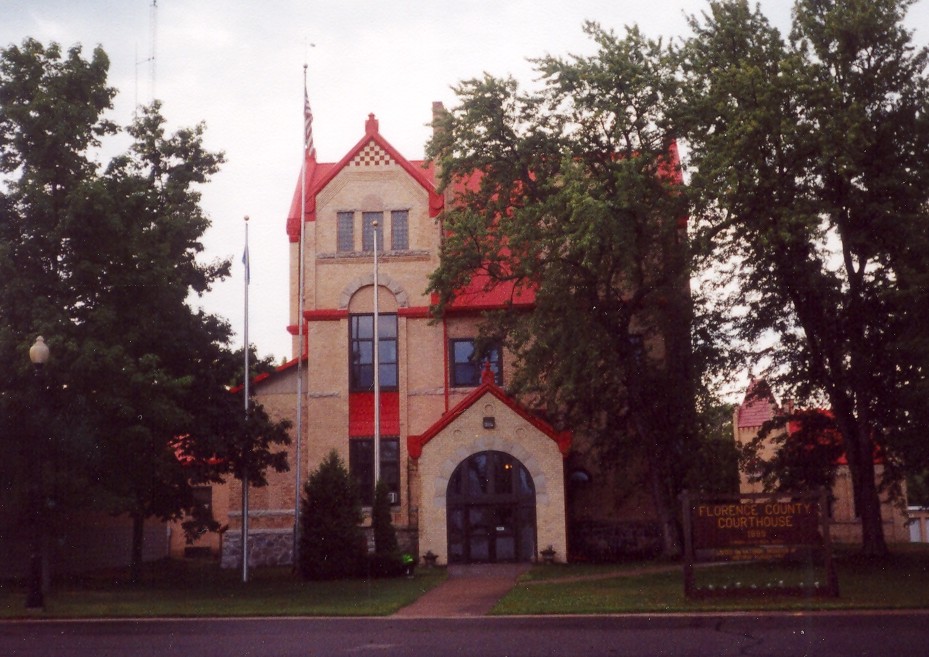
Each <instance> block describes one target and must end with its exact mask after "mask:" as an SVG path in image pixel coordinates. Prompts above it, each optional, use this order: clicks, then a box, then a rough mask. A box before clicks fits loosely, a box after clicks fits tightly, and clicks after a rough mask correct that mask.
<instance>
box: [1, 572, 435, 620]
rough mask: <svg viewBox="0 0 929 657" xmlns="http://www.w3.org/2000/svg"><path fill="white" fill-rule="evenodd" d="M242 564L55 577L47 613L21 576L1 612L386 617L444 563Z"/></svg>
mask: <svg viewBox="0 0 929 657" xmlns="http://www.w3.org/2000/svg"><path fill="white" fill-rule="evenodd" d="M241 577H242V574H241V571H240V570H237V569H233V570H221V569H220V568H219V567H218V565H216V563H214V562H201V561H194V560H190V561H164V562H159V563H156V564H151V565H148V566H146V570H145V572H144V575H143V577H142V578H141V581H140V582H139V583H137V584H132V583H130V582H128V581H127V576H126V572H125V571H123V570H120V571H113V572H95V573H92V574H89V575H84V576H81V577H74V578H69V579H66V580H62V581H60V582H56V583H55V585H54V586H53V587H52V591H51V592H50V593H49V594H48V595H47V596H46V601H45V602H46V610H45V612H44V613H43V612H28V613H27V612H26V610H25V608H24V607H25V588H24V586H23V584H22V583H10V582H4V583H2V584H0V618H22V617H42V618H100V617H108V618H116V617H123V618H125V617H139V618H141V617H152V616H170V617H183V616H202V617H205V616H384V615H388V614H391V613H393V612H394V611H396V610H397V609H400V608H401V607H404V606H406V605H407V604H409V603H410V602H412V601H414V600H416V599H417V598H418V597H419V596H421V595H422V594H423V593H425V592H426V591H428V590H429V589H431V588H432V587H434V586H436V585H437V584H439V583H440V582H442V581H444V579H445V577H446V573H445V571H444V570H443V569H436V570H429V569H419V570H417V572H416V575H415V577H413V578H412V579H408V578H405V577H399V578H392V579H371V580H344V581H336V582H304V581H303V580H301V579H300V578H299V577H298V576H295V575H293V574H292V573H291V570H290V568H256V569H253V570H252V571H250V573H249V580H250V581H249V582H248V583H247V584H243V583H242V581H241Z"/></svg>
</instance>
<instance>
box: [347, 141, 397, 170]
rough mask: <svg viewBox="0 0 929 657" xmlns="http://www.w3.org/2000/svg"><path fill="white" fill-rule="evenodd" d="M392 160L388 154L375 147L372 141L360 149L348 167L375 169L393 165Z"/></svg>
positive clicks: (375, 144)
mask: <svg viewBox="0 0 929 657" xmlns="http://www.w3.org/2000/svg"><path fill="white" fill-rule="evenodd" d="M393 163H394V160H393V158H392V157H390V153H388V152H387V151H385V150H384V149H383V148H381V147H380V146H378V145H377V143H375V142H374V141H373V140H372V141H369V142H368V144H367V146H365V147H364V148H362V149H361V150H360V151H359V152H358V155H356V156H355V157H354V158H352V161H351V163H350V165H349V166H353V167H377V166H385V165H389V164H393Z"/></svg>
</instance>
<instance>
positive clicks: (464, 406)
mask: <svg viewBox="0 0 929 657" xmlns="http://www.w3.org/2000/svg"><path fill="white" fill-rule="evenodd" d="M487 371H489V369H487V368H485V375H483V376H482V377H481V380H482V383H481V385H480V386H479V387H477V388H475V389H474V390H473V391H471V393H469V394H468V396H467V397H465V398H464V399H462V400H461V401H460V402H458V404H456V405H455V407H454V408H453V409H451V410H450V411H448V412H447V413H445V414H444V415H443V416H442V417H441V418H440V419H439V421H438V422H436V423H435V424H433V425H432V426H431V427H429V428H428V429H426V431H424V432H423V433H421V434H420V435H418V436H412V435H411V436H407V439H406V444H407V451H408V452H409V455H410V457H412V458H413V459H419V457H420V456H422V453H423V447H425V445H426V443H428V442H429V441H430V440H432V439H433V438H435V437H436V436H437V435H438V434H439V433H440V432H441V431H442V430H443V429H445V428H446V427H447V426H448V425H450V424H451V423H452V422H454V421H455V420H457V419H458V418H459V417H461V415H462V414H463V413H464V412H465V411H466V410H468V409H469V408H470V407H471V406H473V405H474V403H475V402H477V400H479V399H480V398H481V397H483V396H484V395H485V394H488V393H489V394H491V395H493V396H494V397H496V398H497V399H499V400H500V401H501V402H503V403H504V404H505V405H506V406H507V407H508V408H510V409H511V410H512V411H513V412H514V413H516V414H517V415H519V416H520V417H521V418H523V419H524V420H526V422H528V423H529V424H531V425H532V426H534V427H535V428H536V429H538V430H539V431H541V432H542V433H544V434H545V435H546V436H548V437H549V438H551V439H552V440H553V441H555V444H557V445H558V450H559V451H560V452H561V454H562V455H563V456H567V455H568V451H569V450H570V449H571V442H572V440H573V435H572V433H571V432H570V431H560V432H559V431H556V430H555V428H554V427H553V426H552V425H550V424H549V423H548V422H546V421H545V420H542V419H541V418H539V417H537V416H535V415H533V414H532V413H530V412H529V411H528V410H527V409H526V408H525V407H524V406H523V405H522V404H520V403H519V402H517V401H516V400H515V399H513V398H512V397H510V396H509V395H507V394H506V393H505V392H504V391H503V390H502V389H500V388H499V387H498V386H497V385H496V384H495V383H494V382H493V375H489V376H487V375H486V373H487Z"/></svg>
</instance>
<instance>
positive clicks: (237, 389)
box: [229, 356, 307, 394]
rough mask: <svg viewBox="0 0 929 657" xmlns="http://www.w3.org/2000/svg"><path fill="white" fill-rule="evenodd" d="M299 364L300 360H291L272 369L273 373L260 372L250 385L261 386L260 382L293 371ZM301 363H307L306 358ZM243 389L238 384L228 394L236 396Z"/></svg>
mask: <svg viewBox="0 0 929 657" xmlns="http://www.w3.org/2000/svg"><path fill="white" fill-rule="evenodd" d="M299 362H300V359H299V358H294V359H292V360H289V361H287V362H286V363H284V364H282V365H278V366H277V367H275V368H274V371H273V372H262V373H261V374H259V375H258V376H256V377H255V378H254V379H252V383H251V384H252V385H253V386H256V385H259V384H261V383H262V382H264V381H267V380H268V379H270V378H271V377H272V376H277V375H278V374H280V373H282V372H286V371H287V370H290V369H293V368H294V367H296V366H297V364H298V363H299ZM303 362H304V363H305V362H307V357H306V356H304V357H303ZM243 388H244V386H243V385H242V384H239V385H237V386H235V387H233V388H231V389H230V390H229V392H231V393H233V394H238V393H240V392H242V389H243Z"/></svg>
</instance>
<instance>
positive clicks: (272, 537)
mask: <svg viewBox="0 0 929 657" xmlns="http://www.w3.org/2000/svg"><path fill="white" fill-rule="evenodd" d="M293 536H294V535H293V531H292V530H290V529H269V530H258V531H249V533H248V565H249V567H253V566H290V565H293V562H294V553H293V547H294V540H293ZM241 565H242V534H241V532H238V531H235V532H232V531H230V532H226V534H225V535H224V536H223V553H222V558H221V559H220V566H221V567H223V568H238V567H240V566H241Z"/></svg>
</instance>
